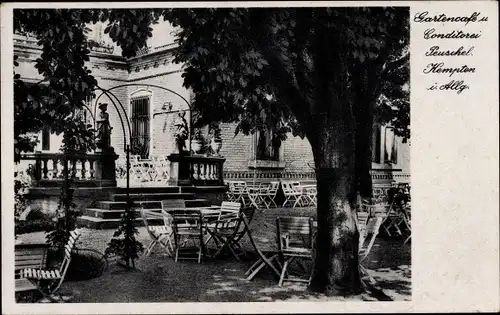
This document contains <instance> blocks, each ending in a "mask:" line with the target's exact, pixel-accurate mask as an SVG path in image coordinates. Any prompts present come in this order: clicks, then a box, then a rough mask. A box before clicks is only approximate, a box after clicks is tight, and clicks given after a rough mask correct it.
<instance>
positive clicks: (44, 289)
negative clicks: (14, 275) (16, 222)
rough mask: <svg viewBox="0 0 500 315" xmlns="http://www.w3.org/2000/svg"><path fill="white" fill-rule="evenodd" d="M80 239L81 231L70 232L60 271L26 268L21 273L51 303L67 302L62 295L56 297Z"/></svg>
mask: <svg viewBox="0 0 500 315" xmlns="http://www.w3.org/2000/svg"><path fill="white" fill-rule="evenodd" d="M79 237H80V231H79V230H74V231H71V232H70V236H69V239H68V243H67V244H66V246H65V247H64V259H63V261H62V263H61V265H60V267H59V269H36V268H26V269H23V270H22V271H21V273H20V275H21V278H25V279H28V280H29V281H31V282H32V283H33V284H35V285H36V288H37V290H38V291H40V293H42V294H43V296H44V298H45V299H47V300H48V301H49V302H65V300H66V299H65V297H63V296H62V295H61V294H58V295H57V296H56V292H57V290H58V289H59V288H60V287H61V285H62V283H63V281H64V277H65V276H66V272H67V271H68V267H69V264H70V262H71V254H72V253H73V250H74V248H75V244H76V241H77V240H78V238H79Z"/></svg>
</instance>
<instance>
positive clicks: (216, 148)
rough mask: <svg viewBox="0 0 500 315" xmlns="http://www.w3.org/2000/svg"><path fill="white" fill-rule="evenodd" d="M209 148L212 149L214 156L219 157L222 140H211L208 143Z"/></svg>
mask: <svg viewBox="0 0 500 315" xmlns="http://www.w3.org/2000/svg"><path fill="white" fill-rule="evenodd" d="M210 147H211V148H212V151H213V152H214V155H217V156H219V155H220V154H219V151H220V149H221V148H222V140H221V139H212V142H211V143H210Z"/></svg>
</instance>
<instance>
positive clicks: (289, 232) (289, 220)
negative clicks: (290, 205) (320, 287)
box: [276, 217, 313, 287]
mask: <svg viewBox="0 0 500 315" xmlns="http://www.w3.org/2000/svg"><path fill="white" fill-rule="evenodd" d="M276 227H277V230H276V234H277V244H278V253H279V257H280V260H281V261H282V263H283V269H282V271H281V276H280V280H279V282H278V286H280V287H281V286H282V285H283V282H284V281H297V282H306V283H309V282H310V281H311V274H310V275H309V278H308V279H307V280H306V279H302V278H292V277H287V276H286V275H287V271H288V267H289V266H290V264H291V263H292V262H294V261H295V260H296V259H307V260H311V261H312V260H313V218H311V217H278V218H277V219H276ZM301 267H302V268H303V269H305V268H304V266H303V265H302V264H301Z"/></svg>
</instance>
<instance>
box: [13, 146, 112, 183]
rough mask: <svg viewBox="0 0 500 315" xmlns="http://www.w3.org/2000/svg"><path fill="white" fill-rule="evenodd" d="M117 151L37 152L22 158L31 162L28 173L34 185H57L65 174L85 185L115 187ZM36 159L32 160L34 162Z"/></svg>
mask: <svg viewBox="0 0 500 315" xmlns="http://www.w3.org/2000/svg"><path fill="white" fill-rule="evenodd" d="M116 158H117V156H116V155H115V154H114V153H110V152H107V153H102V152H100V153H78V154H72V155H67V156H66V155H64V154H63V153H49V152H35V153H31V154H23V155H22V156H21V160H23V161H25V162H26V161H27V162H28V164H29V167H28V173H29V175H30V176H31V178H32V180H33V184H34V185H35V186H55V185H58V183H60V182H61V181H63V180H64V178H65V174H67V175H68V177H70V178H71V177H72V178H73V179H74V181H75V183H76V184H82V186H116V179H115V174H114V165H115V163H114V162H115V160H116ZM31 161H33V162H31Z"/></svg>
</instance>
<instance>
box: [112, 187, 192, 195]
mask: <svg viewBox="0 0 500 315" xmlns="http://www.w3.org/2000/svg"><path fill="white" fill-rule="evenodd" d="M129 192H130V193H131V194H140V193H143V194H144V193H172V194H176V193H181V192H184V191H181V187H179V186H168V187H130V188H129ZM115 193H117V194H126V193H127V188H124V187H118V188H116V189H115Z"/></svg>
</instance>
